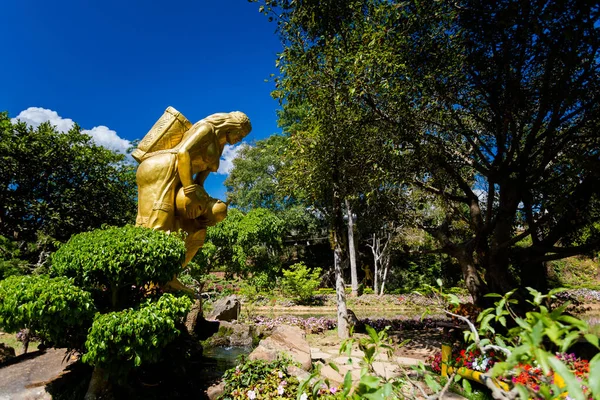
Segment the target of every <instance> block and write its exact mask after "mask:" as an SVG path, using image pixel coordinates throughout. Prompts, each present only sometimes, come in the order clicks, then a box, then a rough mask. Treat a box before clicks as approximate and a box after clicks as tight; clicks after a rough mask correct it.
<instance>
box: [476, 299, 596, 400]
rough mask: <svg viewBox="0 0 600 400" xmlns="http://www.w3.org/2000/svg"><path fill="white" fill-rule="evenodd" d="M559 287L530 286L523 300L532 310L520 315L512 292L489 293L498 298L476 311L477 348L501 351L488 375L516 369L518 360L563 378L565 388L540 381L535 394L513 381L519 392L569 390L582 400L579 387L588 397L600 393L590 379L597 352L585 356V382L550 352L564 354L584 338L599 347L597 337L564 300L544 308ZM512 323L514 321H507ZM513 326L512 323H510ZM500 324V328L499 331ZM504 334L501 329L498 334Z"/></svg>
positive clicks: (546, 394)
mask: <svg viewBox="0 0 600 400" xmlns="http://www.w3.org/2000/svg"><path fill="white" fill-rule="evenodd" d="M560 291H561V290H559V289H557V290H553V291H551V292H549V293H548V294H546V295H544V294H542V293H540V292H538V291H536V290H533V289H529V292H530V295H531V297H532V299H531V300H529V301H528V303H530V304H531V305H532V306H533V307H534V309H533V310H532V311H529V312H527V313H526V314H525V316H519V315H517V314H516V313H515V312H514V309H513V307H514V306H515V305H516V304H517V300H515V299H513V298H512V295H513V294H514V291H512V292H509V293H507V294H505V295H503V296H502V295H498V294H491V295H489V296H490V297H494V298H497V299H498V300H497V301H496V302H495V307H492V308H488V309H486V310H484V311H483V312H481V313H480V314H479V316H478V318H477V321H478V322H479V336H480V337H481V339H480V340H479V341H478V343H477V344H478V346H480V347H483V348H485V347H486V346H491V347H490V348H492V347H493V346H497V347H496V348H495V350H497V349H503V350H502V351H503V352H504V353H505V355H506V360H505V361H504V362H500V363H497V364H496V365H495V366H494V368H493V370H492V375H493V376H499V375H505V374H507V373H508V372H510V371H512V370H514V369H516V368H517V367H518V365H519V364H528V365H538V366H540V367H541V368H542V370H543V372H544V375H548V374H551V373H552V372H556V373H558V374H559V375H560V376H561V377H562V379H563V380H564V381H565V384H566V386H565V387H563V388H561V387H559V386H558V385H557V383H556V382H550V381H548V382H541V383H540V385H539V389H538V390H536V391H535V392H533V391H532V389H531V388H528V387H526V386H521V385H517V389H518V390H519V393H520V394H521V395H522V396H525V397H527V396H529V397H532V396H541V397H542V398H556V397H558V396H559V395H560V394H561V393H565V392H568V393H569V396H570V397H571V398H576V399H583V398H586V397H584V394H583V389H582V388H584V387H587V388H589V390H590V392H589V395H590V396H592V397H593V398H597V397H598V396H600V391H599V390H600V387H598V385H597V384H596V383H595V382H596V381H597V378H595V376H597V375H595V374H597V373H598V369H597V368H598V363H599V362H600V353H598V354H597V355H596V356H594V358H592V359H591V360H590V373H589V381H588V380H587V378H586V377H576V376H575V374H574V373H573V372H572V371H569V369H568V368H567V366H566V365H565V364H564V363H563V362H562V361H561V360H560V359H559V358H557V357H556V356H555V353H556V352H562V353H564V352H566V351H567V350H569V349H570V348H571V346H572V345H573V344H574V343H575V342H576V341H577V340H578V339H579V338H585V339H586V340H587V341H588V342H589V343H590V344H592V345H593V346H595V347H596V348H597V349H599V350H600V347H599V346H598V344H599V343H598V337H597V336H596V335H594V334H591V333H590V330H589V327H588V325H587V323H586V322H584V321H582V320H580V319H577V318H575V317H573V316H570V315H568V314H565V309H566V308H567V307H568V303H565V304H563V305H561V306H559V307H557V308H556V309H553V310H552V309H549V308H548V307H547V306H546V305H545V304H546V302H547V300H548V299H551V298H554V296H555V295H556V294H557V293H558V292H560ZM510 320H512V321H513V324H511V323H510ZM513 325H515V326H514V327H511V326H513ZM500 327H502V328H503V329H499V328H500ZM501 332H506V333H501ZM465 337H466V339H468V340H471V341H477V339H478V338H477V336H475V333H474V332H472V331H471V332H465Z"/></svg>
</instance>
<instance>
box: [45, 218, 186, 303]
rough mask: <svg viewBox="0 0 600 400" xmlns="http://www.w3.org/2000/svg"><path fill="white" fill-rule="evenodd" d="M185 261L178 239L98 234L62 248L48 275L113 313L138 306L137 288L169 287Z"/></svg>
mask: <svg viewBox="0 0 600 400" xmlns="http://www.w3.org/2000/svg"><path fill="white" fill-rule="evenodd" d="M184 257H185V245H184V243H183V240H181V238H180V237H178V236H177V235H172V234H168V233H165V232H161V231H154V230H151V229H147V228H141V227H133V226H124V227H121V228H108V229H97V230H95V231H92V232H85V233H80V234H77V235H74V236H73V237H71V239H70V240H69V241H68V242H67V243H66V244H65V245H63V246H61V248H60V249H58V251H57V252H56V253H54V255H53V256H52V268H51V274H52V275H58V276H67V277H70V278H73V279H74V280H75V284H76V285H78V286H80V287H81V288H83V289H86V290H90V291H94V292H95V293H96V298H97V299H102V298H104V299H103V300H102V301H103V302H104V303H107V304H110V309H111V310H113V311H114V310H118V309H122V308H126V307H130V306H131V305H132V301H133V302H134V303H135V302H139V299H138V298H137V297H139V288H140V287H142V286H144V285H146V284H148V283H156V284H159V285H162V284H165V283H166V282H168V281H170V280H171V279H172V278H173V276H174V275H176V274H178V273H179V272H180V271H181V264H182V262H183V260H184ZM136 290H137V293H136ZM132 298H133V300H132Z"/></svg>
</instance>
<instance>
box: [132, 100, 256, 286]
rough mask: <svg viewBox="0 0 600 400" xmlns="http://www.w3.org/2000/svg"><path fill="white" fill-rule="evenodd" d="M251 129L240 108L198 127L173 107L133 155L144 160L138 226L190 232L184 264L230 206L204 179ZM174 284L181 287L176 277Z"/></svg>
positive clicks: (140, 170) (139, 172)
mask: <svg viewBox="0 0 600 400" xmlns="http://www.w3.org/2000/svg"><path fill="white" fill-rule="evenodd" d="M251 129H252V126H251V125H250V120H249V119H248V117H247V116H246V114H244V113H242V112H239V111H233V112H230V113H218V114H213V115H210V116H208V117H206V118H204V119H202V120H200V121H198V122H196V123H195V124H194V125H192V124H191V123H190V122H189V121H188V120H187V119H186V118H185V117H184V116H183V115H182V114H181V113H179V112H178V111H177V110H175V109H174V108H173V107H169V108H167V110H166V111H165V113H164V114H163V116H162V117H161V118H160V119H159V120H158V121H157V122H156V124H154V126H153V127H152V129H150V131H149V132H148V134H147V135H146V136H145V137H144V139H143V140H142V141H141V142H140V144H139V145H138V148H137V149H136V150H135V151H134V152H133V153H132V156H133V158H134V159H135V160H136V161H138V162H139V163H140V165H139V167H138V170H137V174H136V180H137V185H138V214H137V218H136V225H138V226H144V227H147V228H151V229H157V230H162V231H177V230H179V229H182V230H183V231H185V232H187V238H186V240H185V246H186V256H185V262H184V264H183V265H184V266H185V265H187V264H188V263H189V262H190V261H191V260H192V258H193V257H194V255H195V254H196V252H197V251H198V249H199V248H200V247H202V245H203V244H204V238H205V237H206V227H208V226H212V225H214V224H216V223H217V222H220V221H222V220H223V219H224V218H225V217H226V215H227V204H225V203H223V202H222V201H220V200H217V199H214V198H212V197H210V196H209V195H208V194H207V193H206V190H204V181H205V180H206V177H207V176H208V174H209V173H210V172H216V171H217V170H218V169H219V159H220V158H221V154H222V153H223V148H224V147H225V144H227V143H228V144H231V145H233V144H236V143H238V142H240V141H241V140H242V139H243V138H244V137H245V136H246V135H247V134H248V133H249V132H250V130H251ZM171 283H174V284H175V285H171V286H178V285H180V284H179V283H178V282H177V281H176V279H174V281H172V282H171ZM177 284H178V285H177Z"/></svg>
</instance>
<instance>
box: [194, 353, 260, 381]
mask: <svg viewBox="0 0 600 400" xmlns="http://www.w3.org/2000/svg"><path fill="white" fill-rule="evenodd" d="M251 351H252V347H249V346H229V347H210V348H205V349H204V350H203V352H202V354H203V355H204V358H205V364H206V365H207V366H208V367H209V368H210V369H211V370H212V371H213V372H215V373H217V374H220V375H222V374H223V373H224V372H225V371H227V370H228V369H230V368H233V367H235V365H236V360H237V358H238V357H239V356H241V355H247V354H250V352H251Z"/></svg>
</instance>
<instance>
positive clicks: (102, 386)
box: [84, 367, 109, 400]
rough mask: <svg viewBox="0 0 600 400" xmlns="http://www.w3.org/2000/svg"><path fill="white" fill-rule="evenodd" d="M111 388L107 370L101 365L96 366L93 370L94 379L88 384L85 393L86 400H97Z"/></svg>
mask: <svg viewBox="0 0 600 400" xmlns="http://www.w3.org/2000/svg"><path fill="white" fill-rule="evenodd" d="M108 390H109V384H108V376H107V374H106V371H104V369H102V368H100V367H94V372H92V379H91V380H90V384H89V385H88V390H87V393H86V394H85V397H84V400H96V399H101V398H103V397H104V395H105V394H106V392H107V391H108Z"/></svg>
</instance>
